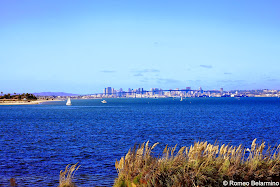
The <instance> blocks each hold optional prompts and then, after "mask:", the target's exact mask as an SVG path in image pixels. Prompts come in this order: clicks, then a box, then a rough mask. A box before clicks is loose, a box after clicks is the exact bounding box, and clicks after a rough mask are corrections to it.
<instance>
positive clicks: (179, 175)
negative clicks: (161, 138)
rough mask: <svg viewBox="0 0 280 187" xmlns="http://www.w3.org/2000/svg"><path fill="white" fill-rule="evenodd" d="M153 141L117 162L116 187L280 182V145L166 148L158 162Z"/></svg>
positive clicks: (201, 145) (129, 152)
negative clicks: (223, 182)
mask: <svg viewBox="0 0 280 187" xmlns="http://www.w3.org/2000/svg"><path fill="white" fill-rule="evenodd" d="M157 144H158V143H156V144H154V145H153V146H151V147H150V146H149V141H148V142H146V143H143V144H142V145H141V146H139V147H138V148H134V149H133V150H129V151H128V153H127V154H126V156H125V157H122V158H121V159H120V161H116V163H115V167H116V169H117V171H118V178H117V179H116V180H115V184H114V186H222V181H223V180H234V181H251V180H255V181H258V180H260V181H271V180H273V181H280V178H279V175H280V145H279V146H278V147H275V148H271V147H268V148H266V150H265V147H266V146H265V143H264V142H263V143H261V144H260V145H258V144H256V139H255V140H253V142H252V145H251V148H250V149H249V148H244V147H243V146H242V145H239V146H238V147H234V146H229V145H225V144H223V145H222V146H219V145H212V144H210V143H207V142H197V143H195V144H194V145H192V146H190V147H181V148H180V149H179V151H178V152H176V154H175V150H176V146H175V147H173V148H172V147H170V148H169V147H168V146H166V147H165V149H164V150H163V152H162V155H161V156H160V157H158V158H156V157H154V156H152V154H151V153H152V150H153V149H154V148H155V146H156V145H157Z"/></svg>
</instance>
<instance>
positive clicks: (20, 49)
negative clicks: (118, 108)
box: [0, 0, 280, 94]
mask: <svg viewBox="0 0 280 187" xmlns="http://www.w3.org/2000/svg"><path fill="white" fill-rule="evenodd" d="M279 7H280V2H279V1H276V0H275V1H258V0H254V1H250V0H247V1H242V0H224V1H215V0H213V1H206V0H205V1H187V0H185V1H179V0H173V1H170V0H169V1H166V0H160V1H156V0H155V1H151V0H149V1H148V0H147V1H146V0H141V1H140V0H135V1H128V0H127V1H123V0H112V1H106V0H91V1H86V0H81V1H70V0H67V1H66V0H65V1H64V0H60V1H54V0H41V1H34V0H9V1H0V51H1V53H0V65H1V67H0V89H1V91H3V92H43V91H63V92H72V93H80V94H87V93H97V92H102V90H103V88H104V87H108V86H111V87H114V88H116V89H119V88H123V89H127V88H138V87H141V88H145V89H150V88H152V87H159V88H164V89H169V88H185V87H187V86H191V87H192V88H193V89H197V88H198V87H200V86H201V87H202V88H203V89H219V88H221V87H223V88H224V90H231V89H262V88H268V89H280V84H279V83H280V73H279V72H280V52H279V51H280V11H279Z"/></svg>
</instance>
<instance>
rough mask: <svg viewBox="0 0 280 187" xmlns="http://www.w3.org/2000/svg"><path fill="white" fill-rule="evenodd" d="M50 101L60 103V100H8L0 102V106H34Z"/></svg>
mask: <svg viewBox="0 0 280 187" xmlns="http://www.w3.org/2000/svg"><path fill="white" fill-rule="evenodd" d="M51 101H61V100H45V99H44V100H42V99H40V100H36V101H8V100H3V101H1V100H0V105H36V104H41V103H44V102H51Z"/></svg>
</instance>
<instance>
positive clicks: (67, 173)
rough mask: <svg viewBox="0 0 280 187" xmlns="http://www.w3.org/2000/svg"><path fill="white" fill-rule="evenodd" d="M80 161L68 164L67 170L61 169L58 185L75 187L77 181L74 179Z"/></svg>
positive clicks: (60, 186)
mask: <svg viewBox="0 0 280 187" xmlns="http://www.w3.org/2000/svg"><path fill="white" fill-rule="evenodd" d="M77 164H78V163H76V164H74V165H72V166H71V167H70V165H67V166H66V168H65V170H64V171H63V170H61V171H60V174H59V185H58V187H75V186H76V185H75V183H74V181H73V179H74V175H75V173H76V171H77V170H78V169H79V167H80V166H77Z"/></svg>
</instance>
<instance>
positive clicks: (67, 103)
mask: <svg viewBox="0 0 280 187" xmlns="http://www.w3.org/2000/svg"><path fill="white" fill-rule="evenodd" d="M66 105H68V106H69V105H72V104H71V99H70V98H68V99H67V102H66Z"/></svg>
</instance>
